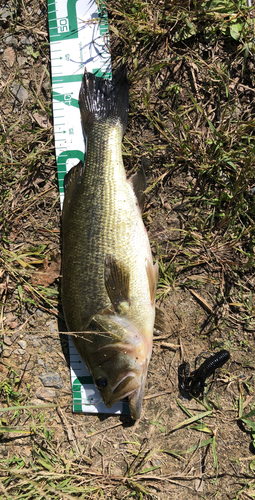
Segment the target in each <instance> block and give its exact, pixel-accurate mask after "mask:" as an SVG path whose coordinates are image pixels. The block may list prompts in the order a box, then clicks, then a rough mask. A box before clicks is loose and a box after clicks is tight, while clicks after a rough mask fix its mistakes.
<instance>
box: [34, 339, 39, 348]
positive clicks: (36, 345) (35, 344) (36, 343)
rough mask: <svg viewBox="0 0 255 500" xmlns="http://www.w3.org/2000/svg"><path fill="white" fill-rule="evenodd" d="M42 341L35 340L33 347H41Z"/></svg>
mask: <svg viewBox="0 0 255 500" xmlns="http://www.w3.org/2000/svg"><path fill="white" fill-rule="evenodd" d="M39 346H40V341H39V340H38V339H33V347H39Z"/></svg>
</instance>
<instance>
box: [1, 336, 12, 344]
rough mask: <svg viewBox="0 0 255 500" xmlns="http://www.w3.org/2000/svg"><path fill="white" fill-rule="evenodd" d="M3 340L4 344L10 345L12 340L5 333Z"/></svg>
mask: <svg viewBox="0 0 255 500" xmlns="http://www.w3.org/2000/svg"><path fill="white" fill-rule="evenodd" d="M3 341H4V344H6V345H12V342H13V341H12V339H11V337H8V336H7V335H4V337H3Z"/></svg>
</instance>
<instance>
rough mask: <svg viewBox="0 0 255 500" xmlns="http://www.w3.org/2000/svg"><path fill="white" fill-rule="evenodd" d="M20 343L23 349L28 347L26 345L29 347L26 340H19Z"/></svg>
mask: <svg viewBox="0 0 255 500" xmlns="http://www.w3.org/2000/svg"><path fill="white" fill-rule="evenodd" d="M18 344H19V346H20V347H21V349H26V347H27V343H26V341H25V340H19V341H18Z"/></svg>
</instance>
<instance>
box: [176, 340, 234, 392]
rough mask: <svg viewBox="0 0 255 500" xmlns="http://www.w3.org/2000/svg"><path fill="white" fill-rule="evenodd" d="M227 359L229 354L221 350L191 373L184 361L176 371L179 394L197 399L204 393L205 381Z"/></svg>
mask: <svg viewBox="0 0 255 500" xmlns="http://www.w3.org/2000/svg"><path fill="white" fill-rule="evenodd" d="M200 356H201V355H200ZM200 356H199V358H200ZM229 358H230V353H229V352H228V351H226V350H225V349H223V350H222V351H219V352H216V353H215V354H213V355H212V356H210V357H209V358H207V359H206V360H205V361H204V362H203V363H202V364H201V365H200V366H199V368H197V369H196V370H194V371H193V372H191V373H190V365H189V363H188V362H187V361H184V363H182V364H181V365H180V366H179V369H178V377H179V388H180V391H181V393H182V394H183V395H185V396H188V397H198V396H199V395H200V394H201V393H203V392H204V389H205V387H206V379H207V378H209V377H210V376H211V375H212V374H213V373H214V372H215V371H216V370H218V369H219V368H221V367H222V366H223V365H224V364H225V363H226V362H227V361H228V360H229ZM216 379H217V376H216ZM216 379H215V381H216Z"/></svg>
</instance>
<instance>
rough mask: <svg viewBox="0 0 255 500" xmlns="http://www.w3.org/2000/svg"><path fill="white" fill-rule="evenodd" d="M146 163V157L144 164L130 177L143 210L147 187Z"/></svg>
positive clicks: (143, 159)
mask: <svg viewBox="0 0 255 500" xmlns="http://www.w3.org/2000/svg"><path fill="white" fill-rule="evenodd" d="M145 164H146V158H142V164H141V168H140V170H138V171H137V172H136V173H135V174H133V175H131V177H130V179H129V180H130V182H131V184H132V186H133V190H134V192H135V195H136V197H137V200H138V203H139V207H140V209H141V211H142V210H143V205H144V200H145V194H144V191H145V189H146V187H147V182H146V176H145V172H144V168H143V167H144V165H145Z"/></svg>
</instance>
